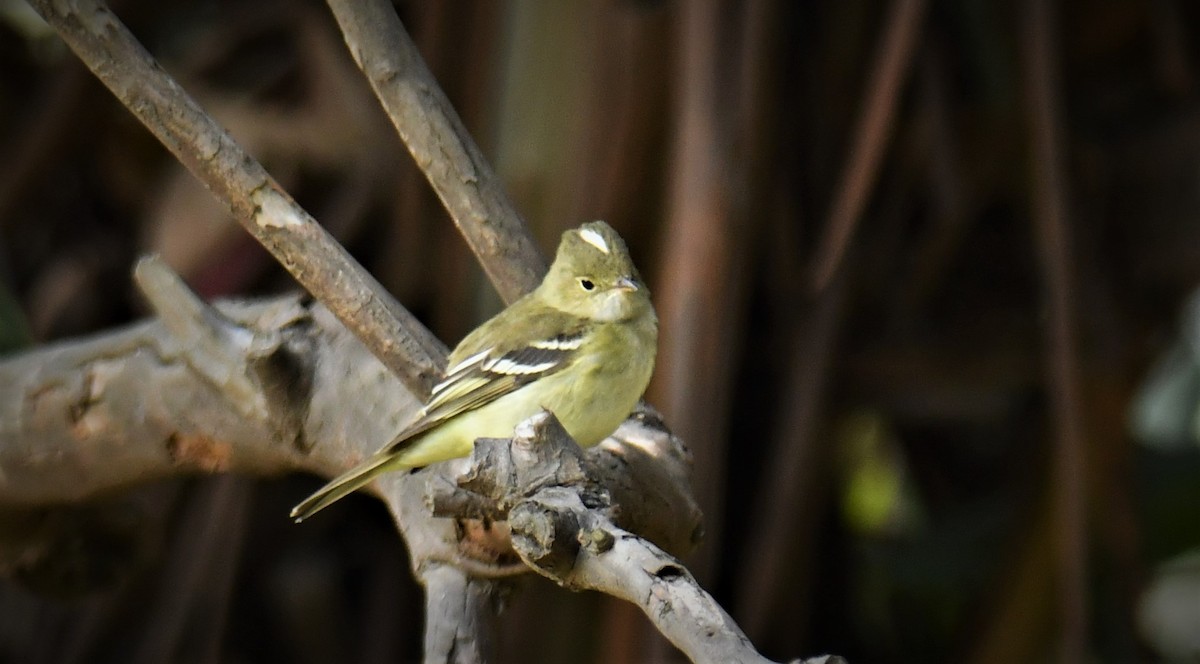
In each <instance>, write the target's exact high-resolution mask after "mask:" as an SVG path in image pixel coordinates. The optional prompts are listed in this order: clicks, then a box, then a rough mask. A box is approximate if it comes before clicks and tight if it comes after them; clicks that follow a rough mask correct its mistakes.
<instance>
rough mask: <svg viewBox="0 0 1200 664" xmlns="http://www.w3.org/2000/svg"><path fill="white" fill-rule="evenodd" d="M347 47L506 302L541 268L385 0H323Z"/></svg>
mask: <svg viewBox="0 0 1200 664" xmlns="http://www.w3.org/2000/svg"><path fill="white" fill-rule="evenodd" d="M329 8H330V9H331V10H332V11H333V15H334V18H336V19H337V22H338V25H339V26H340V27H341V29H342V34H343V36H344V37H345V38H346V45H347V46H348V47H349V48H350V54H351V55H353V56H354V60H355V62H357V63H358V66H359V67H361V68H362V70H363V73H364V74H366V76H367V80H368V81H370V83H371V87H372V88H373V89H374V90H375V94H376V95H378V96H379V100H380V101H381V102H382V103H383V108H384V110H385V111H387V114H388V117H390V118H391V120H392V124H394V125H395V126H396V131H398V132H399V133H400V137H401V138H402V139H403V140H404V144H405V145H407V146H408V150H409V152H411V153H412V156H413V159H415V160H416V162H417V165H418V166H420V168H421V171H422V172H424V173H425V177H426V178H428V179H429V183H430V184H431V185H432V186H433V189H434V191H436V192H437V195H438V196H439V197H440V198H441V199H442V204H443V205H445V206H446V210H447V211H448V212H449V213H450V217H451V218H452V219H453V220H454V223H455V224H456V225H457V226H458V229H459V231H460V232H461V233H462V234H463V237H464V238H466V240H467V244H469V245H470V246H471V250H472V251H474V252H475V255H476V256H478V257H479V262H480V264H481V265H482V266H483V269H484V271H485V272H486V273H487V275H488V277H489V278H490V279H491V281H492V284H493V285H495V286H496V290H497V291H499V293H500V296H501V297H502V298H504V300H505V301H506V302H512V301H513V300H515V299H517V298H518V297H520V296H522V295H524V294H525V293H528V292H529V291H531V290H533V289H534V288H536V287H537V284H538V282H540V281H541V278H542V275H543V274H544V273H545V271H546V261H545V259H544V258H543V257H542V255H541V253H540V252H538V249H537V245H535V244H534V242H533V237H532V236H531V235H530V234H529V231H528V230H527V229H526V227H525V222H524V221H523V220H522V219H521V215H520V214H518V213H517V211H516V209H515V208H514V207H513V205H512V203H511V202H510V201H509V200H508V196H507V195H506V194H505V193H504V189H503V187H502V186H501V184H500V181H499V179H498V178H497V177H496V174H495V173H494V172H493V171H492V168H491V166H489V165H488V163H487V160H486V159H484V157H483V154H482V153H481V152H480V151H479V147H478V146H476V145H475V141H474V140H472V139H471V136H470V134H468V133H467V130H466V129H465V128H464V127H463V124H462V120H460V119H459V117H458V114H457V113H455V111H454V108H453V107H452V106H451V105H450V102H449V100H447V99H446V95H445V93H443V92H442V89H441V88H440V87H438V85H437V82H436V81H435V80H434V79H433V75H432V74H430V73H429V68H428V67H426V66H425V61H424V60H422V59H421V54H420V53H419V52H418V51H417V47H416V45H415V44H413V42H412V39H411V38H409V36H408V33H407V32H405V30H404V26H403V25H401V23H400V19H399V18H398V17H397V16H396V11H395V10H394V9H393V8H392V6H391V3H389V2H386V1H385V0H329Z"/></svg>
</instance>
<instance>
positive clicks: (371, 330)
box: [31, 0, 445, 395]
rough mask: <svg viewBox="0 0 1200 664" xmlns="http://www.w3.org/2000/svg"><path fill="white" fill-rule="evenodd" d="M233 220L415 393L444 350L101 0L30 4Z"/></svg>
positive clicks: (425, 389)
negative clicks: (216, 199) (227, 211)
mask: <svg viewBox="0 0 1200 664" xmlns="http://www.w3.org/2000/svg"><path fill="white" fill-rule="evenodd" d="M31 4H32V5H33V6H34V8H35V9H36V10H37V11H38V13H40V14H41V15H42V17H43V18H45V19H46V21H47V22H48V23H49V24H50V25H52V26H54V29H55V30H57V31H58V34H59V35H60V36H62V38H63V40H65V41H66V42H67V44H68V45H69V46H70V47H71V50H73V51H75V54H76V55H78V56H79V58H80V59H81V60H82V61H83V62H84V64H86V65H87V66H88V68H89V69H91V70H92V72H93V73H95V74H96V76H97V78H99V79H100V80H101V81H102V82H103V83H104V84H105V85H106V86H107V87H108V88H109V89H110V90H112V92H113V94H115V95H116V96H117V98H118V99H119V100H120V101H121V103H122V104H124V105H125V106H126V107H127V108H128V109H129V110H130V111H131V112H133V114H134V115H136V116H137V118H138V120H140V121H141V122H142V124H144V125H146V128H148V129H149V130H150V131H151V132H152V133H153V134H154V135H155V136H156V137H158V139H159V140H160V141H161V142H162V143H163V145H165V146H166V147H167V149H169V150H170V151H171V152H172V153H173V154H174V155H175V156H176V157H177V158H178V159H179V161H180V162H182V163H183V164H184V165H185V166H187V168H188V169H189V170H190V171H191V172H192V174H194V175H195V176H196V177H197V178H198V179H199V180H200V181H201V182H203V183H204V185H205V186H207V187H208V188H209V189H210V190H211V191H212V192H213V193H214V194H216V196H217V197H218V198H220V199H221V201H222V202H224V203H225V204H226V205H228V206H229V209H230V211H231V212H232V213H233V216H234V218H236V219H237V220H238V222H239V223H241V224H242V226H243V227H245V228H246V230H247V231H249V232H250V234H251V235H253V236H254V237H255V239H257V240H258V241H259V242H261V243H262V245H263V246H264V247H266V248H267V250H269V251H270V252H271V253H272V254H273V255H274V256H275V257H276V258H277V259H278V260H279V262H280V263H281V264H283V266H284V267H286V268H287V269H288V271H289V272H291V273H292V275H293V276H294V277H295V278H296V280H297V281H299V282H300V284H301V285H303V286H304V287H305V288H306V289H308V290H309V292H311V293H312V294H313V295H314V296H316V297H317V299H319V300H320V301H321V302H322V303H323V304H324V305H325V306H326V307H328V308H329V310H330V311H332V312H333V313H334V315H335V316H337V317H338V320H340V321H342V323H343V324H344V325H345V326H346V327H347V328H349V329H350V330H351V331H352V332H354V334H355V335H356V336H358V337H359V338H360V339H361V340H362V341H363V343H365V344H367V346H368V347H369V348H370V349H371V351H372V352H374V353H375V354H376V356H378V357H379V358H380V359H381V360H382V361H383V362H384V364H386V365H387V366H388V367H389V368H390V369H391V370H392V371H394V372H395V373H396V375H397V376H400V377H401V379H402V380H404V382H405V384H406V385H407V386H408V387H409V389H410V390H412V391H413V392H414V393H416V394H421V395H424V394H426V393H427V392H428V389H429V387H430V386H431V385H432V382H433V380H434V379H435V377H436V376H437V375H438V373H439V371H440V368H441V366H442V364H443V362H444V355H445V348H444V347H443V346H442V344H441V343H440V342H439V341H438V340H437V339H436V338H435V337H434V336H433V335H432V334H430V333H429V331H428V330H426V329H425V328H424V326H422V325H421V324H420V322H418V321H417V320H416V318H414V317H413V316H412V314H410V313H409V312H408V311H407V310H405V309H404V307H402V306H400V304H399V303H397V302H396V301H395V299H394V298H392V297H391V295H389V294H388V292H387V291H386V290H384V288H383V286H381V285H380V284H379V282H377V281H376V280H375V279H374V278H373V277H371V275H370V274H368V273H367V272H366V270H364V269H363V268H362V266H361V265H359V264H358V262H357V261H355V260H354V259H353V258H352V257H351V256H350V254H348V253H347V252H346V250H345V249H343V248H342V247H341V245H339V244H338V243H337V242H336V241H335V240H334V239H333V238H332V237H331V236H330V235H329V234H328V233H327V232H326V231H325V229H323V228H322V227H321V226H320V224H318V223H317V222H316V221H315V220H314V219H313V218H312V217H311V216H309V214H308V213H307V212H305V211H304V210H303V209H302V208H300V206H298V205H297V204H296V202H295V201H293V200H292V198H291V197H290V196H289V195H288V194H287V193H286V192H284V191H283V190H282V189H281V188H280V187H279V185H278V184H277V183H276V182H275V180H274V179H273V178H272V177H271V176H270V175H269V174H268V173H267V172H266V170H265V169H264V168H263V167H262V165H261V164H259V163H258V162H257V161H255V160H254V158H253V157H251V156H250V155H249V154H248V153H246V152H245V150H243V149H242V148H241V146H239V145H238V144H237V143H236V142H234V140H233V138H232V137H231V136H230V135H229V134H228V133H227V132H226V131H225V130H224V129H222V128H221V127H220V126H219V125H218V124H217V123H216V121H215V120H213V119H212V117H210V116H209V115H208V114H207V113H205V112H204V109H202V108H200V106H199V104H197V103H196V100H195V99H193V98H192V97H191V96H190V95H188V94H187V93H186V92H185V91H184V90H183V88H181V87H180V86H179V85H178V84H177V83H176V82H175V80H174V79H172V78H171V77H170V76H169V75H168V74H167V73H166V72H165V71H163V69H162V67H160V66H159V64H158V62H157V61H156V60H155V59H154V58H153V56H151V55H150V54H149V53H148V52H147V51H146V49H145V48H143V47H142V45H141V44H140V43H139V42H138V41H137V39H136V38H135V37H134V36H133V35H132V34H131V33H130V32H129V30H128V29H127V28H126V27H125V25H124V24H122V23H121V21H120V19H118V18H117V17H116V16H115V15H114V14H113V13H112V12H111V11H109V10H108V8H107V7H106V6H104V4H103V3H100V2H97V1H95V0H69V1H65V2H52V1H51V0H34V1H33V2H32V3H31Z"/></svg>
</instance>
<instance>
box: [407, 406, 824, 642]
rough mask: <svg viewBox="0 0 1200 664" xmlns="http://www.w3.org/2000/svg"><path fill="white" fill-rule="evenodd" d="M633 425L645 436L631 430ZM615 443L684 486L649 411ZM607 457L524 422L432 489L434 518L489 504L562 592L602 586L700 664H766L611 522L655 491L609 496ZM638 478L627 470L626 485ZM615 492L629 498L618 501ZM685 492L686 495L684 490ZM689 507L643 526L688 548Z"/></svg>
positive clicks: (676, 457)
mask: <svg viewBox="0 0 1200 664" xmlns="http://www.w3.org/2000/svg"><path fill="white" fill-rule="evenodd" d="M634 422H636V424H635V423H634ZM635 426H637V427H641V428H642V429H643V431H642V432H640V434H633V432H631V430H630V429H631V427H635ZM653 432H657V433H658V435H652V434H653ZM631 434H633V435H631ZM618 437H620V438H621V439H622V441H623V443H624V445H623V447H624V448H625V449H629V448H634V447H636V448H638V449H640V450H642V451H644V452H645V453H646V454H647V455H649V456H650V457H653V458H654V459H656V461H654V462H653V465H656V466H658V467H660V468H666V469H668V471H669V472H673V471H671V469H674V471H678V472H679V477H682V478H683V480H684V484H685V487H686V474H687V472H686V471H687V467H688V465H689V464H690V459H689V458H688V457H687V455H686V454H674V453H672V452H671V449H672V448H673V447H678V444H679V443H678V439H675V438H674V437H672V436H671V435H670V434H669V433H667V432H666V431H664V430H662V428H661V424H660V423H659V422H658V421H657V420H656V419H655V418H654V414H653V413H649V412H645V413H642V414H641V417H639V418H638V419H637V420H636V421H634V420H631V422H627V423H626V426H625V427H623V429H622V430H621V431H619V432H618ZM639 439H640V441H641V442H640V443H634V442H633V441H634V440H639ZM605 453H606V452H605V451H603V450H598V451H593V450H589V451H588V452H584V451H583V450H581V449H580V448H579V446H578V445H576V444H575V442H574V441H572V440H571V438H570V436H569V435H568V434H567V432H566V430H565V429H563V428H562V425H561V424H559V422H558V420H557V419H555V417H554V416H553V415H552V414H550V413H548V412H542V413H540V414H538V415H535V416H534V417H532V418H530V419H529V420H526V421H525V422H524V423H522V424H521V425H519V426H518V427H517V430H516V432H515V435H514V436H513V438H512V440H511V441H509V440H500V439H485V440H480V441H478V442H477V443H476V447H475V452H474V453H473V455H472V457H471V465H470V468H469V470H468V471H467V472H466V473H464V474H463V475H462V476H460V479H459V481H458V485H459V486H458V487H457V488H455V487H449V486H447V485H444V484H435V485H431V495H430V502H431V504H432V505H433V509H434V511H435V513H438V514H442V515H446V516H449V515H451V514H450V510H454V509H466V510H467V511H466V512H465V513H460V514H457V516H459V517H476V516H479V512H478V510H480V509H481V505H484V504H488V505H489V506H488V507H486V508H482V509H483V511H484V512H486V513H488V514H494V515H496V516H500V517H503V518H506V519H507V520H508V524H509V527H510V529H511V531H512V543H513V547H514V549H515V550H516V552H517V554H518V555H519V556H520V557H521V560H523V561H525V563H526V564H528V565H529V566H530V567H531V568H533V569H534V570H536V571H538V572H539V573H541V574H542V575H544V576H546V577H548V578H550V579H552V580H554V581H555V582H556V583H558V584H559V585H561V586H563V587H565V588H569V589H572V590H599V591H601V592H604V593H607V594H609V595H613V596H615V597H620V598H622V599H624V600H627V601H629V602H632V603H633V604H635V605H636V606H637V607H638V608H640V609H641V610H642V611H643V612H644V613H645V614H646V616H647V617H649V618H650V620H651V621H652V622H653V623H654V625H655V626H656V627H657V628H658V629H659V630H660V631H661V632H662V633H663V635H665V636H666V637H667V638H668V639H670V641H671V642H672V643H673V644H675V646H676V647H678V648H679V649H680V650H682V651H683V652H684V654H686V655H687V656H688V657H689V658H691V660H692V661H694V662H769V661H770V660H768V659H766V658H764V657H762V656H761V655H759V654H758V653H757V652H756V651H755V650H754V647H753V646H752V645H751V644H750V641H749V639H747V638H746V635H745V634H744V633H743V632H742V630H741V628H739V627H738V626H737V624H736V623H735V622H734V621H733V619H732V618H730V617H729V615H728V614H727V613H725V611H724V610H723V609H721V607H720V606H719V605H718V604H717V603H716V601H715V600H713V598H712V597H711V596H710V595H709V594H708V593H706V592H705V591H704V590H703V588H701V587H700V584H699V583H698V582H697V581H696V579H695V578H694V577H693V576H692V575H691V573H689V572H688V571H687V569H686V568H685V567H684V566H683V565H682V564H681V563H680V562H679V561H678V560H677V559H676V558H675V557H673V556H671V555H670V554H668V553H667V552H666V551H664V550H663V549H661V548H659V547H658V546H656V545H655V544H652V543H651V542H650V541H649V540H648V539H645V538H643V537H640V536H638V535H634V534H633V533H631V532H629V531H627V530H625V529H623V528H621V527H619V526H618V525H615V523H614V521H616V522H621V521H626V520H629V519H630V515H633V514H638V513H640V512H641V510H640V509H638V505H637V503H638V502H639V499H640V498H641V497H643V496H646V495H653V494H654V493H655V492H654V491H650V490H648V489H649V487H647V486H644V485H642V484H641V483H640V482H638V481H634V482H633V483H632V484H633V488H634V489H635V490H634V491H630V492H624V491H610V490H609V485H608V484H606V482H605V480H606V479H611V476H610V475H608V474H606V472H605V469H604V467H603V461H600V460H601V459H602V458H603V456H604V454H605ZM633 476H635V474H630V473H626V474H625V477H626V480H627V481H628V478H630V477H633ZM641 479H642V480H643V481H645V480H646V479H647V478H645V477H643V478H641ZM655 481H658V480H655ZM667 484H675V485H676V488H679V487H678V485H677V483H675V482H669V481H668V482H667ZM617 493H621V495H622V496H623V499H624V501H625V502H616V501H614V500H613V498H612V497H613V496H614V495H615V494H617ZM462 494H469V495H470V496H471V497H464V496H463V495H462ZM681 495H685V496H687V497H688V498H689V499H690V494H687V493H686V488H683V489H682V494H681ZM690 507H691V510H692V511H691V512H690V513H691V514H692V516H693V517H694V520H689V519H685V520H683V521H682V522H681V521H679V520H678V519H677V515H679V514H681V513H686V512H687V511H686V510H684V512H680V511H679V510H674V511H668V510H653V511H650V512H646V514H653V515H655V516H656V517H657V518H655V519H654V520H653V522H652V523H643V524H641V525H642V526H644V527H646V528H647V531H643V532H651V533H654V535H652V537H660V538H662V539H663V540H664V541H669V542H688V543H689V544H688V545H687V546H686V547H685V549H684V551H686V550H687V549H690V548H692V546H693V545H694V541H692V538H694V537H695V534H696V533H697V529H698V527H699V511H698V510H697V509H696V507H695V503H694V502H691V503H690ZM809 661H812V662H830V663H832V662H834V661H840V660H838V658H828V657H826V658H815V659H813V660H809Z"/></svg>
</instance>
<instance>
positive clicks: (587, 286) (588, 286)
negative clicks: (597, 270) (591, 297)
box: [579, 279, 596, 291]
mask: <svg viewBox="0 0 1200 664" xmlns="http://www.w3.org/2000/svg"><path fill="white" fill-rule="evenodd" d="M579 285H580V287H582V288H583V290H585V291H590V290H592V289H594V288H595V287H596V284H594V283H592V280H591V279H580V280H579Z"/></svg>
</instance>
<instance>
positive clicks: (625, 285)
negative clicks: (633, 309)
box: [617, 277, 641, 293]
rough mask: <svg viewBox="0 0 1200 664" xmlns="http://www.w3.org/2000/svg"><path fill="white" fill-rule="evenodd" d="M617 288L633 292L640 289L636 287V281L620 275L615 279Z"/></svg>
mask: <svg viewBox="0 0 1200 664" xmlns="http://www.w3.org/2000/svg"><path fill="white" fill-rule="evenodd" d="M617 290H623V291H626V292H629V293H633V292H636V291H639V290H641V289H640V288H638V285H637V282H636V281H634V280H633V279H632V278H631V277H621V278H620V279H617Z"/></svg>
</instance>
